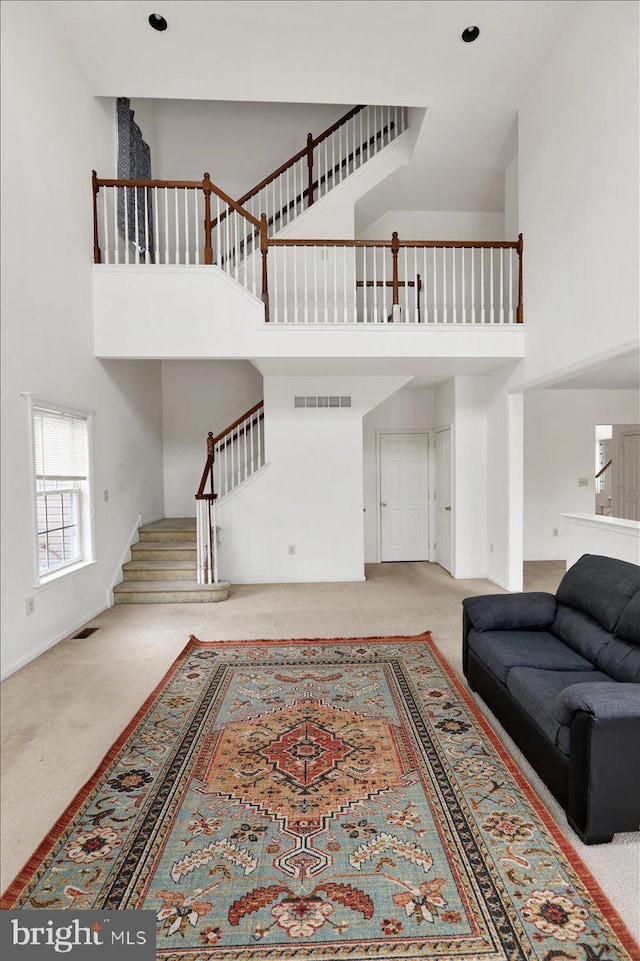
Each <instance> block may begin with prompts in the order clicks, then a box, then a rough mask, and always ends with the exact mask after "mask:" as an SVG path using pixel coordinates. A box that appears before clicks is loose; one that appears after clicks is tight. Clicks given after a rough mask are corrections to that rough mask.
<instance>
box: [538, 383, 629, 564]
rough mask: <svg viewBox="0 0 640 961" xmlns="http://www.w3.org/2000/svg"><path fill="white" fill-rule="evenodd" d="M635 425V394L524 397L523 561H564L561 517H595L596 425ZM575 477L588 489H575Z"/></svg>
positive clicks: (548, 393) (604, 392)
mask: <svg viewBox="0 0 640 961" xmlns="http://www.w3.org/2000/svg"><path fill="white" fill-rule="evenodd" d="M637 422H638V394H637V392H636V391H634V390H538V391H529V392H527V393H525V395H524V425H525V431H524V556H525V560H546V559H556V558H557V559H564V558H565V557H566V551H565V545H564V539H563V523H562V518H561V514H563V513H569V514H575V513H578V514H582V513H588V514H593V513H595V481H594V474H595V427H596V424H633V423H637ZM579 477H587V478H588V479H589V486H588V487H579V486H578V478H579ZM554 528H555V529H557V530H558V532H559V533H558V536H557V537H554V536H553V533H552V531H553V530H554Z"/></svg>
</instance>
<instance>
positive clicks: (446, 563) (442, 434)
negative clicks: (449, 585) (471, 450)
mask: <svg viewBox="0 0 640 961" xmlns="http://www.w3.org/2000/svg"><path fill="white" fill-rule="evenodd" d="M451 507H452V505H451V431H450V430H448V429H447V430H439V431H438V432H437V433H436V563H438V564H439V565H440V567H444V569H445V571H449V573H451V513H452V511H451Z"/></svg>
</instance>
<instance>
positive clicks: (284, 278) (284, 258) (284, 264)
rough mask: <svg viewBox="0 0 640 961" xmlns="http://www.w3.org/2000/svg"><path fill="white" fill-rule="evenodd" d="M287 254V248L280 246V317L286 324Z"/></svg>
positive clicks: (287, 292) (287, 312) (287, 314)
mask: <svg viewBox="0 0 640 961" xmlns="http://www.w3.org/2000/svg"><path fill="white" fill-rule="evenodd" d="M288 256H289V248H288V247H283V248H282V297H283V300H284V309H283V311H282V315H283V317H282V319H283V322H284V323H285V324H286V323H287V322H288V320H289V291H288V289H287V258H288Z"/></svg>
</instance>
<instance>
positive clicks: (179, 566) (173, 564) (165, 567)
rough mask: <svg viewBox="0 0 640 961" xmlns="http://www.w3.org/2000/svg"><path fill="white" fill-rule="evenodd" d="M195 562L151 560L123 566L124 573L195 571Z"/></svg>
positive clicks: (128, 562)
mask: <svg viewBox="0 0 640 961" xmlns="http://www.w3.org/2000/svg"><path fill="white" fill-rule="evenodd" d="M195 569H196V562H195V560H193V561H190V560H180V559H177V560H165V559H163V558H161V559H160V560H156V559H150V560H142V561H127V562H126V564H123V565H122V570H123V571H195Z"/></svg>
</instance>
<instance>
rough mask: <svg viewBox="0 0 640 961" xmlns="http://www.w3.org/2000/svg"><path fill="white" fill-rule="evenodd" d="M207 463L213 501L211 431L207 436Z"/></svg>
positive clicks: (212, 441)
mask: <svg viewBox="0 0 640 961" xmlns="http://www.w3.org/2000/svg"><path fill="white" fill-rule="evenodd" d="M207 461H208V462H209V480H210V482H211V498H212V499H213V497H214V495H215V487H214V483H213V461H214V440H213V431H211V430H210V431H209V433H208V434H207ZM209 506H211V505H209Z"/></svg>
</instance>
